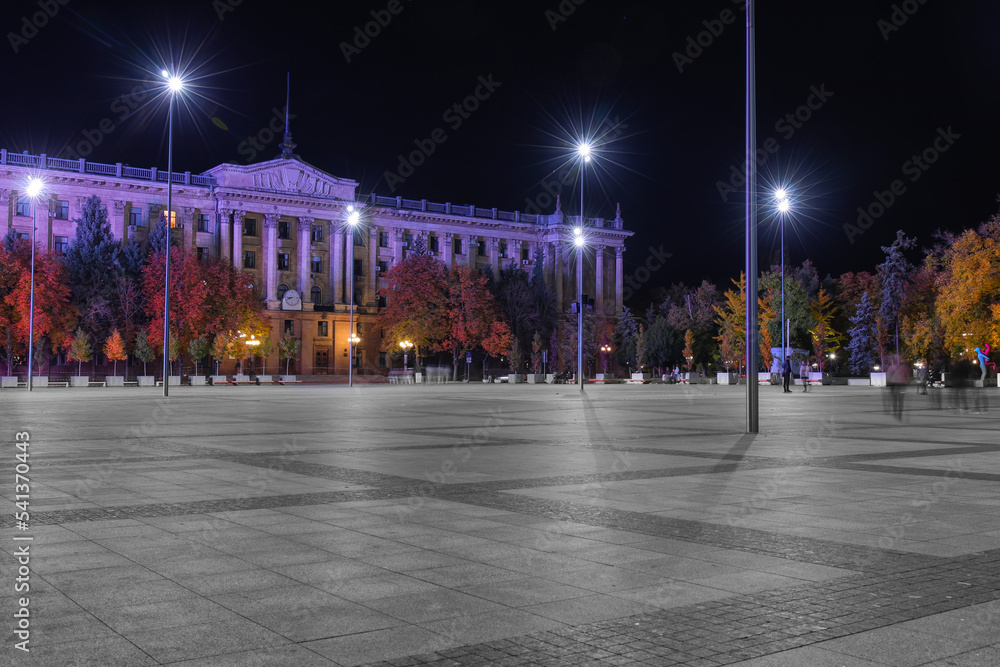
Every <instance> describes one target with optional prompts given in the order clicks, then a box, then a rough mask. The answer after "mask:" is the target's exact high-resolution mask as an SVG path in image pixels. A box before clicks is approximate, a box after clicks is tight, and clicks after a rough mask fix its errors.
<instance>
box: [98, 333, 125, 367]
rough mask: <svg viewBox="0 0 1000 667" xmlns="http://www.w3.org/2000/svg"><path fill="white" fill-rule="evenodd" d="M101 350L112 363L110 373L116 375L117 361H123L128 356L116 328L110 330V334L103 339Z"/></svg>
mask: <svg viewBox="0 0 1000 667" xmlns="http://www.w3.org/2000/svg"><path fill="white" fill-rule="evenodd" d="M102 350H103V352H104V356H106V357H107V358H108V359H110V360H111V361H112V362H113V363H114V370H113V371H112V375H118V362H119V361H125V359H126V358H127V357H128V354H127V353H126V352H125V341H124V340H123V339H122V335H121V334H120V333H119V332H118V329H113V330H112V331H111V335H110V336H108V339H107V340H106V341H104V347H103V348H102Z"/></svg>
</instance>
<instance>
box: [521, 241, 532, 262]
mask: <svg viewBox="0 0 1000 667" xmlns="http://www.w3.org/2000/svg"><path fill="white" fill-rule="evenodd" d="M528 251H529V248H528V244H524V245H522V246H521V261H522V262H526V261H528V260H529V259H531V258H530V257H529V256H528Z"/></svg>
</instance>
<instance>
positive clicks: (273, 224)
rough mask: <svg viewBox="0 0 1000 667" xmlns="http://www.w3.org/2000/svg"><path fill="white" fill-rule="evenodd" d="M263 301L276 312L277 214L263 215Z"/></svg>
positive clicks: (278, 305) (277, 302) (277, 304)
mask: <svg viewBox="0 0 1000 667" xmlns="http://www.w3.org/2000/svg"><path fill="white" fill-rule="evenodd" d="M262 241H263V248H264V249H263V250H262V252H263V253H264V299H265V300H266V301H267V302H268V304H267V306H268V308H270V309H271V310H277V309H278V308H279V307H280V305H281V303H280V302H279V301H278V254H277V253H278V214H277V213H265V214H264V238H263V239H262Z"/></svg>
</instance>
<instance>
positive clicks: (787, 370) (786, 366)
mask: <svg viewBox="0 0 1000 667" xmlns="http://www.w3.org/2000/svg"><path fill="white" fill-rule="evenodd" d="M781 376H782V378H784V381H785V382H784V387H785V393H786V394H790V393H792V390H791V389H789V388H788V385H789V384H791V382H792V362H791V361H790V360H789V359H788V357H785V360H784V361H783V362H782V364H781Z"/></svg>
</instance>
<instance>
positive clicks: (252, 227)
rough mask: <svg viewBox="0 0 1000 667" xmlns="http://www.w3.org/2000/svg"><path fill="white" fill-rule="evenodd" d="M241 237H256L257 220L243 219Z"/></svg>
mask: <svg viewBox="0 0 1000 667" xmlns="http://www.w3.org/2000/svg"><path fill="white" fill-rule="evenodd" d="M243 236H257V218H243Z"/></svg>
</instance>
